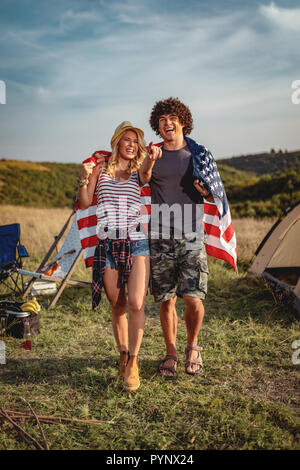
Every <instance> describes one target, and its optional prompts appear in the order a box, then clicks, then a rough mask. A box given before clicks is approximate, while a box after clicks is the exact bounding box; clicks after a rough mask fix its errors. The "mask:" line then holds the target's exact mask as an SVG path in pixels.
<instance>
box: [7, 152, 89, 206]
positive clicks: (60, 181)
mask: <svg viewBox="0 0 300 470" xmlns="http://www.w3.org/2000/svg"><path fill="white" fill-rule="evenodd" d="M80 166H81V165H76V164H66V163H48V162H46V163H33V162H24V161H17V160H0V200H1V204H14V205H23V206H29V207H66V206H70V207H72V205H73V199H74V196H75V192H76V185H77V177H78V175H79V172H80Z"/></svg>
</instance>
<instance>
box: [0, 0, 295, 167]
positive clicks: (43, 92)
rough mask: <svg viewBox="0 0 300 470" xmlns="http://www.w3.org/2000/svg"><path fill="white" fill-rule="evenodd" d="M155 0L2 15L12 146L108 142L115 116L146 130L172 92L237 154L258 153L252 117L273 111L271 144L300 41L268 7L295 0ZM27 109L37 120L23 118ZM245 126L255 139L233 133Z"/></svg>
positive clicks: (206, 134) (268, 117)
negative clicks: (244, 4)
mask: <svg viewBox="0 0 300 470" xmlns="http://www.w3.org/2000/svg"><path fill="white" fill-rule="evenodd" d="M161 3H162V2H157V4H156V2H155V1H154V4H155V5H156V6H155V7H154V6H153V5H152V2H146V1H143V2H142V1H131V2H129V1H128V2H118V1H113V2H111V1H110V2H103V1H102V2H98V6H97V4H96V3H95V2H93V3H92V4H91V3H89V2H87V3H86V2H81V1H80V0H77V2H76V3H75V2H74V3H72V4H70V3H69V4H68V7H67V8H65V7H64V5H65V3H62V4H60V5H63V6H61V7H60V9H59V10H54V11H52V10H51V15H52V16H51V18H49V21H46V20H44V21H41V22H40V23H38V22H36V23H34V24H29V23H24V24H20V25H19V24H18V26H17V25H14V26H13V27H12V26H11V25H10V24H6V27H5V28H4V48H5V50H6V53H5V60H3V61H2V62H0V78H1V79H4V80H5V81H6V83H7V88H8V93H9V94H10V96H11V94H14V100H11V99H10V103H12V102H14V103H15V108H14V111H15V116H13V112H12V111H11V112H10V114H9V116H7V119H11V128H13V129H17V130H15V132H16V135H15V139H14V144H13V145H14V151H15V152H16V148H17V146H18V145H19V147H20V152H22V149H21V145H20V144H19V142H26V145H27V146H28V147H27V148H28V153H29V154H30V145H31V144H30V142H35V147H34V150H33V153H32V155H30V157H31V158H32V157H33V155H34V152H36V149H37V148H39V149H41V148H42V147H43V146H44V144H45V143H46V142H47V139H48V140H49V142H51V145H50V144H49V143H48V145H45V148H47V150H46V151H48V152H51V155H49V156H48V155H47V156H45V157H46V158H49V159H53V155H60V153H59V152H61V153H62V154H63V156H64V158H68V159H72V155H73V158H74V160H76V159H77V155H78V154H79V155H81V154H82V153H83V152H85V150H84V149H87V151H89V150H90V149H91V150H92V147H93V146H94V144H95V142H98V141H99V139H101V142H109V139H110V135H111V132H112V130H113V129H114V128H115V127H116V125H117V124H118V123H119V122H121V121H122V120H130V121H133V122H135V123H136V124H137V125H139V126H141V127H144V128H145V132H146V137H147V139H151V138H153V135H152V133H151V130H150V129H149V124H148V115H149V113H150V110H151V107H152V106H153V104H154V102H155V101H157V100H158V99H160V98H167V97H168V96H172V95H173V96H178V97H179V98H180V99H182V100H183V101H185V102H186V103H187V104H189V106H190V107H191V110H192V112H193V114H194V115H195V133H196V132H199V131H198V129H199V128H201V136H203V138H204V139H205V143H206V144H207V145H208V146H209V147H211V142H212V143H213V145H214V146H215V149H214V150H215V152H216V154H217V155H220V156H221V155H230V154H231V152H235V153H238V148H239V146H240V148H241V149H242V151H245V148H246V147H247V146H248V148H249V152H251V151H253V150H254V147H255V145H258V144H257V143H256V142H255V126H257V127H258V126H259V123H261V122H262V121H264V122H266V121H268V126H266V129H268V132H269V134H268V136H266V140H267V139H268V142H270V143H268V144H266V145H265V146H264V148H269V147H271V146H272V143H271V140H272V138H273V136H272V135H271V133H270V132H271V131H270V129H271V128H272V123H273V124H274V126H275V124H276V122H277V121H278V116H282V113H283V109H284V112H286V113H287V116H288V113H289V112H290V111H289V109H290V108H288V107H285V100H286V103H288V105H289V106H290V96H289V87H290V83H291V82H292V80H293V79H296V78H298V77H297V76H296V68H297V64H298V62H297V58H298V55H299V51H298V42H297V41H295V30H294V29H293V28H291V26H290V22H288V24H289V26H288V27H287V26H285V28H289V30H290V31H292V34H285V35H284V34H281V35H278V31H277V30H276V29H275V28H273V27H270V25H271V26H272V25H274V24H275V20H274V19H272V15H273V14H274V11H275V12H278V11H279V10H280V13H282V11H283V12H285V13H286V12H288V13H289V14H290V12H291V11H293V12H294V13H295V16H296V17H297V14H298V9H294V10H287V9H284V8H279V7H277V6H276V4H275V3H271V4H270V5H261V6H259V7H256V6H252V5H251V7H248V8H241V9H235V10H233V9H231V10H229V9H227V10H226V11H223V10H221V8H218V7H216V8H214V9H213V11H208V10H206V11H204V8H200V6H201V5H200V2H192V4H193V8H186V9H183V10H182V9H180V10H178V8H175V7H174V8H173V7H172V8H171V9H167V8H164V7H162V6H161V5H160V4H161ZM167 3H168V2H166V4H167ZM177 3H178V2H172V6H173V5H175V4H177ZM74 5H75V6H74ZM89 5H92V7H91V9H89V8H88V6H89ZM169 5H171V3H169ZM177 7H178V4H177ZM272 12H273V13H272ZM276 14H277V13H275V16H276ZM45 16H46V15H44V17H45ZM296 34H297V32H296ZM4 48H3V50H4ZM4 71H5V73H6V74H7V75H6V76H4V75H2V72H4ZM3 108H4V107H2V108H1V110H3ZM5 109H6V110H7V112H9V109H10V108H9V107H8V106H7V105H6V108H5ZM293 112H294V114H295V110H293ZM294 114H293V117H294ZM28 115H30V116H32V117H33V118H32V122H31V121H30V120H29V121H27V122H26V126H24V125H22V122H23V121H24V119H26V116H28ZM290 115H291V113H290ZM288 119H290V118H287V122H288ZM243 125H244V126H249V128H250V127H251V126H252V130H253V132H252V135H251V139H250V137H249V138H248V137H247V136H246V132H244V134H243V138H241V137H239V135H241V127H242V126H243ZM277 127H278V126H277ZM7 128H8V124H6V129H7ZM237 129H238V130H239V132H238V133H237ZM276 129H277V128H276ZM259 132H261V125H260V127H259ZM0 133H1V134H2V131H1V130H0ZM25 134H26V135H25ZM8 135H9V134H8ZM10 135H11V133H10ZM216 136H217V137H216ZM196 137H197V135H196ZM278 138H279V137H278ZM5 139H6V142H7V143H6V144H5ZM7 139H8V138H6V137H5V135H4V137H3V139H2V137H1V141H2V142H3V147H2V148H3V149H5V148H9V149H10V152H11V148H12V143H11V142H8V140H7ZM64 139H65V140H64ZM37 140H39V143H38V142H37ZM294 140H296V137H295V138H294ZM298 140H299V139H298ZM262 142H263V139H262V138H261V140H260V145H261V143H262ZM5 145H6V146H5ZM32 145H33V144H32ZM54 145H56V149H55V152H54V151H53V149H54V147H53V146H54ZM95 145H96V144H95ZM96 146H98V145H96ZM281 146H282V147H287V145H284V144H282V145H281ZM60 149H61V150H60ZM255 150H257V151H259V150H260V149H259V148H257V149H255ZM20 152H18V153H20ZM24 152H25V148H24ZM3 156H5V155H3ZM6 156H9V155H6ZM0 157H1V155H0ZM37 158H38V154H37ZM54 158H55V157H54Z"/></svg>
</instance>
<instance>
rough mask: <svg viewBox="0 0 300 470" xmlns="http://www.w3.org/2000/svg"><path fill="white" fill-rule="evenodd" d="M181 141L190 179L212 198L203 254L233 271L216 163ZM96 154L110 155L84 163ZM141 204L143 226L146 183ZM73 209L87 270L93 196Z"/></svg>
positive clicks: (231, 238)
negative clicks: (189, 156)
mask: <svg viewBox="0 0 300 470" xmlns="http://www.w3.org/2000/svg"><path fill="white" fill-rule="evenodd" d="M185 139H186V141H187V143H188V145H189V148H190V150H191V153H192V157H193V166H194V172H193V177H194V179H198V180H199V181H201V182H202V183H203V185H204V187H205V188H206V189H207V190H208V191H209V192H210V193H211V195H212V198H210V200H209V201H208V200H206V199H205V198H204V218H203V224H204V231H205V233H206V234H207V243H206V251H207V254H208V255H210V256H213V257H215V258H219V259H222V260H225V261H227V262H228V263H229V264H230V265H231V266H232V267H233V268H234V269H235V270H236V271H237V251H236V236H235V232H234V228H233V224H232V220H231V215H230V209H229V204H228V201H227V197H226V193H225V189H224V186H223V183H222V181H221V178H220V175H219V172H218V169H217V166H216V163H215V161H214V158H213V156H212V155H211V153H210V152H209V151H208V150H207V149H206V148H205V147H203V146H201V145H198V144H197V143H196V142H194V141H193V140H192V139H190V138H187V137H185ZM157 145H162V144H157ZM96 153H98V154H100V155H102V156H104V157H105V158H108V157H109V156H110V152H106V151H102V150H99V151H97V152H95V153H94V154H93V155H92V157H91V158H90V159H87V160H92V159H93V158H95V154H96ZM87 160H85V161H87ZM141 203H142V206H143V209H144V215H143V223H144V224H145V225H147V223H148V221H149V217H150V213H151V189H150V186H149V185H148V184H147V185H145V186H143V187H142V188H141ZM75 208H76V216H77V224H78V229H79V236H80V240H81V246H82V250H83V257H84V260H85V265H86V267H90V266H92V265H93V257H94V252H95V248H96V245H97V243H98V238H97V234H96V228H97V214H96V209H97V197H96V195H95V194H94V197H93V201H92V204H91V206H90V207H89V208H88V209H84V210H82V209H80V208H79V206H78V203H77V202H76V205H75Z"/></svg>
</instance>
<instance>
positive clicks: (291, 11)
mask: <svg viewBox="0 0 300 470" xmlns="http://www.w3.org/2000/svg"><path fill="white" fill-rule="evenodd" d="M259 11H260V13H261V14H262V15H263V16H264V17H265V18H266V19H267V20H268V21H270V22H271V23H272V24H274V25H275V26H279V27H280V28H282V29H286V30H291V31H297V32H299V30H300V8H282V7H279V6H277V5H276V4H275V3H274V2H271V3H270V4H269V5H261V6H260V7H259Z"/></svg>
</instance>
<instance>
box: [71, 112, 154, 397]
mask: <svg viewBox="0 0 300 470" xmlns="http://www.w3.org/2000/svg"><path fill="white" fill-rule="evenodd" d="M111 147H112V154H111V157H110V158H109V160H108V163H107V164H106V163H105V161H104V157H102V156H99V158H98V159H97V165H96V166H94V165H93V163H92V162H87V163H84V164H83V167H82V173H81V176H80V181H79V190H78V202H79V206H80V208H81V209H86V208H88V207H89V206H90V205H91V203H92V199H93V195H94V193H95V192H96V195H97V202H98V204H97V221H98V222H97V235H98V246H97V247H96V250H95V255H94V264H93V283H92V287H93V306H96V305H97V304H98V303H99V300H100V293H101V288H102V286H103V287H104V289H105V293H106V296H107V298H108V300H109V302H110V306H111V310H112V328H113V333H114V337H115V340H116V343H117V346H118V349H119V352H120V375H121V377H123V379H124V387H125V389H126V390H128V391H134V390H137V389H138V388H139V386H140V379H139V370H138V353H139V349H140V346H141V342H142V338H143V333H144V325H145V313H144V302H145V297H146V293H147V289H148V282H149V271H150V261H149V245H148V238H147V233H145V231H144V230H143V225H142V220H141V213H140V212H141V199H140V186H142V185H143V184H144V182H143V177H141V179H140V178H139V170H140V167H141V165H142V162H143V160H145V157H146V161H145V163H144V166H145V164H146V167H147V166H148V165H150V166H151V163H152V162H151V163H150V161H151V160H155V159H156V158H159V157H160V155H161V150H160V149H159V148H158V147H154V146H153V145H152V144H151V145H150V150H149V152H148V154H147V151H146V147H145V141H144V133H143V131H142V130H141V129H138V128H136V127H133V126H132V125H131V123H130V122H128V121H125V122H123V123H121V124H120V125H119V126H118V127H117V128H116V130H115V132H114V135H113V136H112V139H111ZM126 283H127V296H128V312H129V318H128V320H127V316H126V306H127V299H126V292H125V284H126Z"/></svg>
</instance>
